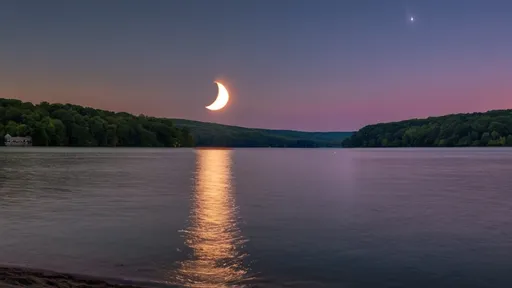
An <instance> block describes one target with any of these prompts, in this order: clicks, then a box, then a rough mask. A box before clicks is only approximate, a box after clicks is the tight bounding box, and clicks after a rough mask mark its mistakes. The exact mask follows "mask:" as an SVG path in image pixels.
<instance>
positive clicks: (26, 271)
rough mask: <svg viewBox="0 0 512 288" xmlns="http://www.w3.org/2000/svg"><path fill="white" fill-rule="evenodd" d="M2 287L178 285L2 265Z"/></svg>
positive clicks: (148, 287)
mask: <svg viewBox="0 0 512 288" xmlns="http://www.w3.org/2000/svg"><path fill="white" fill-rule="evenodd" d="M0 287H2V288H4V287H5V288H14V287H30V288H31V287H34V288H35V287H37V288H50V287H57V288H59V287H66V288H70V287H71V288H72V287H80V288H159V287H162V288H164V287H168V288H170V287H177V286H172V285H168V284H163V283H148V282H142V281H135V280H124V279H114V278H102V277H94V276H88V275H80V274H74V273H63V272H57V271H50V270H44V269H35V268H28V267H22V266H14V265H11V266H6V265H2V266H0Z"/></svg>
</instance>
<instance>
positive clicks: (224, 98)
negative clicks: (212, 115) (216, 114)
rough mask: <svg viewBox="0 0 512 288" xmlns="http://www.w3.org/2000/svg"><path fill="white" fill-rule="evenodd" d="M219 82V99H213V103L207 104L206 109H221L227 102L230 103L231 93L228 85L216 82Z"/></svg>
mask: <svg viewBox="0 0 512 288" xmlns="http://www.w3.org/2000/svg"><path fill="white" fill-rule="evenodd" d="M215 83H216V84H217V87H218V88H219V93H218V94H217V99H215V101H213V103H212V104H210V106H206V109H209V110H213V111H215V110H220V109H222V108H224V106H226V104H228V101H229V93H228V90H227V89H226V87H224V85H222V84H221V83H220V82H215Z"/></svg>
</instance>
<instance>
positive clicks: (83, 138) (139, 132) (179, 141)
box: [0, 98, 194, 147]
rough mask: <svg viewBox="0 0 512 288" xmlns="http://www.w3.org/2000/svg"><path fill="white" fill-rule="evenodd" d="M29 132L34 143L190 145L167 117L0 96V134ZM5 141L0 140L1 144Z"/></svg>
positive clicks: (183, 130)
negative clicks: (38, 102)
mask: <svg viewBox="0 0 512 288" xmlns="http://www.w3.org/2000/svg"><path fill="white" fill-rule="evenodd" d="M5 134H10V135H11V136H32V142H33V145H37V146H139V147H191V146H193V145H194V141H193V139H192V137H191V135H190V132H189V130H188V129H186V128H177V127H174V126H173V123H172V122H171V121H170V120H169V119H161V118H153V117H146V116H143V115H141V116H134V115H131V114H128V113H115V112H110V111H104V110H98V109H93V108H89V107H82V106H77V105H70V104H49V103H48V102H42V103H40V104H38V105H33V104H32V103H28V102H22V101H20V100H15V99H2V98H0V137H2V139H3V136H4V135H5ZM3 142H4V141H0V143H1V144H0V145H3Z"/></svg>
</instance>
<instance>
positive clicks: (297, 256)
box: [0, 147, 512, 288]
mask: <svg viewBox="0 0 512 288" xmlns="http://www.w3.org/2000/svg"><path fill="white" fill-rule="evenodd" d="M511 173H512V149H501V148H497V149H485V148H481V149H479V148H465V149H387V150H382V149H367V150H358V149H354V150H351V149H350V150H349V149H273V148H268V149H234V150H227V149H220V150H209V149H198V150H194V149H121V148H118V149H103V148H101V149H100V148H95V149H82V148H75V149H73V148H47V149H44V148H35V147H34V148H6V147H4V148H1V149H0V262H1V263H2V264H4V265H22V266H28V267H35V268H44V269H50V270H56V271H61V272H71V273H80V274H88V275H95V276H99V277H106V278H122V279H132V280H137V281H142V282H145V283H147V284H148V285H149V284H153V285H156V284H158V283H160V284H166V285H169V286H170V285H173V284H176V285H185V286H189V287H228V286H227V284H228V283H247V284H248V285H254V286H255V287H256V286H257V287H436V288H437V287H510V286H511V285H512V273H510V269H511V267H512V176H511V175H512V174H511Z"/></svg>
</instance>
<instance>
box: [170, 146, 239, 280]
mask: <svg viewBox="0 0 512 288" xmlns="http://www.w3.org/2000/svg"><path fill="white" fill-rule="evenodd" d="M231 153H232V151H231V150H198V151H197V172H196V173H197V174H196V189H195V194H194V198H193V204H192V211H191V216H190V221H191V224H190V227H189V228H188V229H187V231H186V234H185V239H186V240H185V244H186V245H187V246H188V247H190V248H191V249H192V255H191V259H189V260H187V261H184V262H183V263H181V267H180V268H179V271H178V272H179V273H178V275H179V276H178V281H179V282H180V284H183V285H186V286H190V287H230V286H228V284H230V283H236V282H240V281H241V280H244V278H245V276H246V274H247V269H246V268H245V267H244V265H243V259H244V258H245V256H246V255H245V254H243V253H242V252H241V251H240V248H241V246H242V245H243V243H244V241H245V240H244V238H243V237H242V236H241V233H240V230H239V228H238V226H237V217H236V206H235V203H234V199H233V195H232V194H233V185H232V179H231V176H232V175H231Z"/></svg>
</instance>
